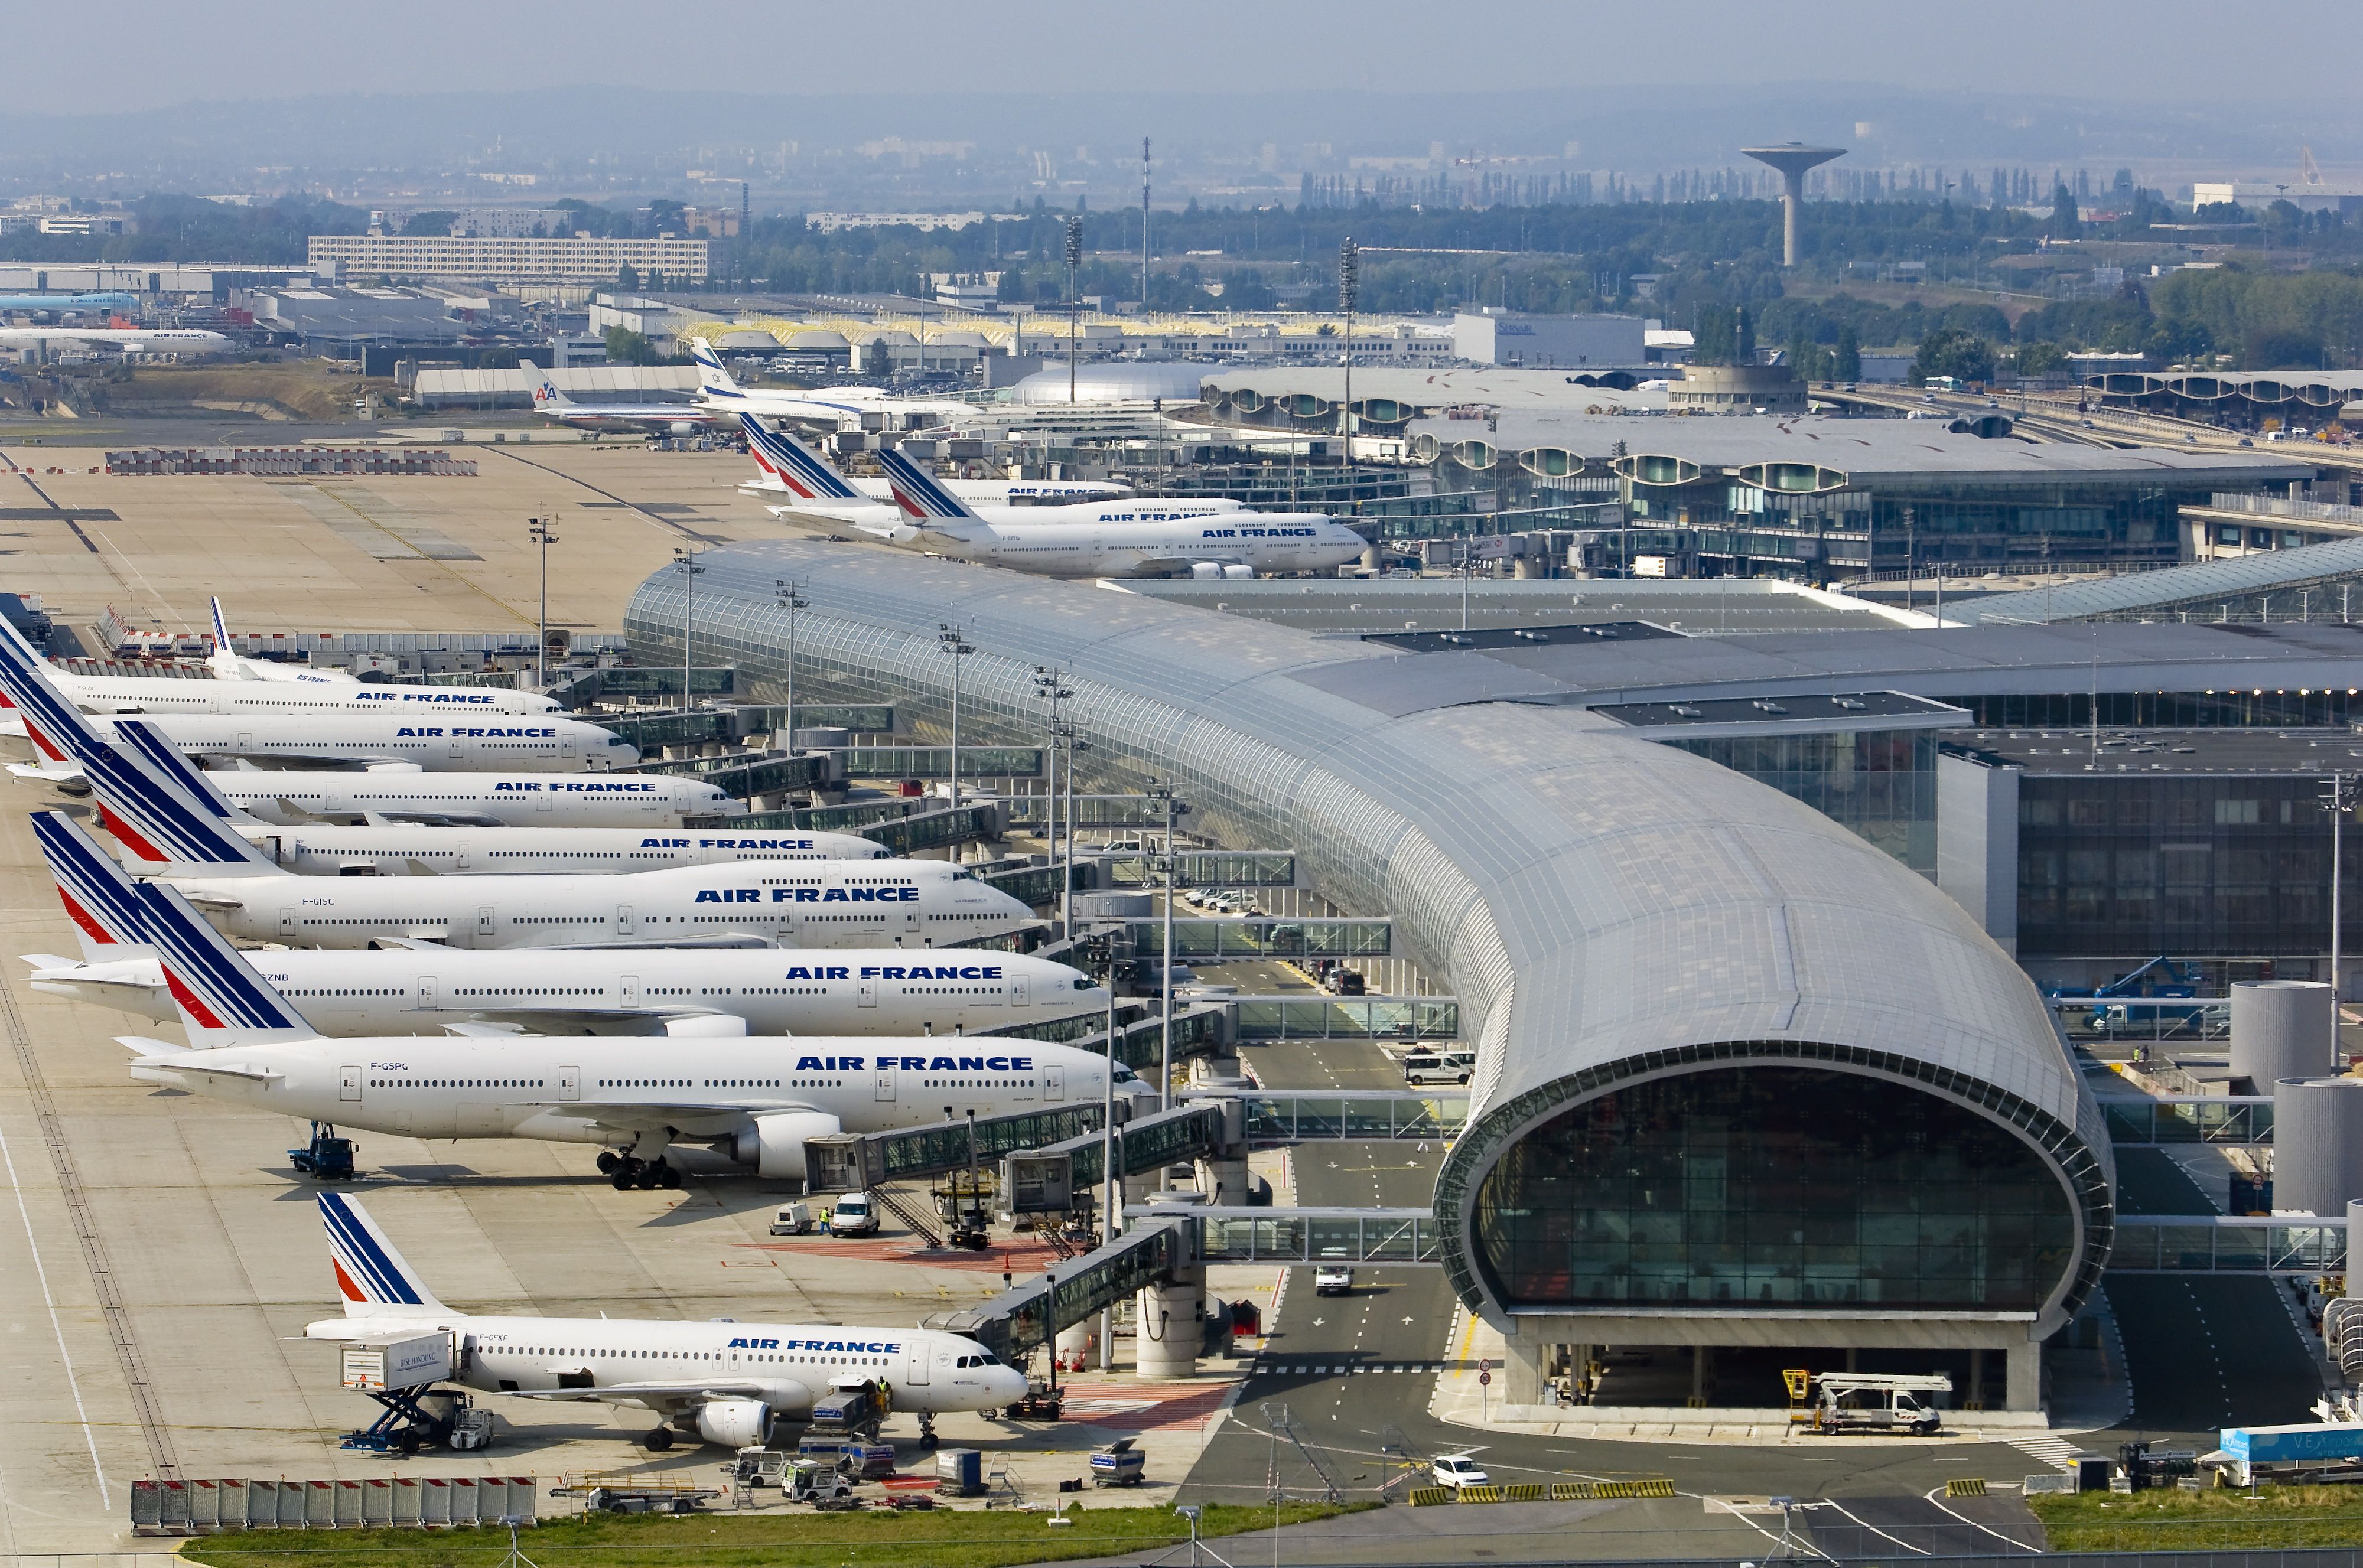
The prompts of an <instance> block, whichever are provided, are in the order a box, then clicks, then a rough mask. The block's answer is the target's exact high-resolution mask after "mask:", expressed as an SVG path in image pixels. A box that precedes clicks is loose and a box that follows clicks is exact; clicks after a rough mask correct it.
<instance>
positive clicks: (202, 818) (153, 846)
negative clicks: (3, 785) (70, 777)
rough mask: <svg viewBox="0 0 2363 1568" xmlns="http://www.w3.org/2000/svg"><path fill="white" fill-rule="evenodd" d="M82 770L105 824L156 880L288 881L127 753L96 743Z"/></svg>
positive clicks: (205, 811)
mask: <svg viewBox="0 0 2363 1568" xmlns="http://www.w3.org/2000/svg"><path fill="white" fill-rule="evenodd" d="M82 767H83V774H84V775H85V776H86V777H87V778H89V779H90V785H91V790H92V792H93V793H94V794H95V795H96V796H97V797H98V807H99V820H100V821H102V822H103V823H105V824H106V831H107V832H109V833H111V834H114V835H115V836H116V840H117V841H118V842H119V843H121V844H122V845H123V847H124V848H125V849H127V850H128V851H129V852H130V855H131V858H132V861H133V862H134V864H135V865H136V866H137V867H138V869H139V870H140V871H143V872H145V873H147V874H149V875H150V876H179V877H196V876H203V877H265V876H268V877H283V876H286V875H288V873H286V872H284V871H283V870H281V869H280V868H279V867H277V866H276V865H274V864H273V863H272V861H271V859H270V858H269V857H268V856H265V855H263V854H262V852H261V851H260V850H258V849H256V848H255V847H254V845H250V844H249V843H248V842H247V841H246V840H245V839H243V838H241V837H239V835H238V834H236V833H234V832H233V831H231V829H230V826H229V823H228V822H227V819H225V818H222V817H219V816H216V815H215V814H214V813H213V812H212V811H211V810H209V809H208V808H206V807H205V806H203V805H201V804H199V803H198V802H197V801H194V800H192V799H191V798H190V797H189V796H188V795H186V794H184V793H183V792H182V791H181V790H178V789H175V788H173V787H172V786H171V785H169V784H167V783H165V782H164V781H163V779H161V778H158V777H157V776H156V775H155V774H154V773H152V772H150V770H149V768H148V766H147V764H146V763H144V762H142V761H141V760H140V759H139V757H137V756H133V755H132V754H131V753H130V751H129V750H128V748H127V747H123V746H117V745H110V744H107V743H105V742H94V743H93V744H92V745H87V746H84V747H83V754H82Z"/></svg>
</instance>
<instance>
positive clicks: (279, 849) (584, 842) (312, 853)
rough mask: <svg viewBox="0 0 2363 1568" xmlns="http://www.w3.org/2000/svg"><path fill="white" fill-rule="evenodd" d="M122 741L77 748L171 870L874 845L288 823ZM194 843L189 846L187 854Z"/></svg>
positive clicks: (623, 868)
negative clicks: (253, 863) (245, 857)
mask: <svg viewBox="0 0 2363 1568" xmlns="http://www.w3.org/2000/svg"><path fill="white" fill-rule="evenodd" d="M116 734H118V735H119V736H120V737H121V739H122V741H123V745H122V747H120V748H118V747H116V746H114V745H108V744H106V743H105V742H103V741H96V742H91V743H88V744H85V745H82V746H80V747H78V748H77V749H76V753H75V756H76V759H77V760H78V761H80V762H81V764H82V767H83V776H84V777H85V778H87V779H88V780H89V781H90V785H91V789H92V792H93V793H94V794H95V795H96V796H97V797H98V803H99V812H100V815H101V818H102V820H104V821H105V823H106V826H107V830H108V831H109V832H111V833H113V834H115V836H116V840H117V841H118V842H120V843H121V844H122V845H123V846H124V848H125V850H126V852H127V853H128V855H129V856H130V858H131V860H132V862H133V864H134V865H135V866H136V867H138V868H139V870H140V871H141V872H142V873H143V874H146V875H157V874H169V873H171V872H172V870H173V869H175V868H176V867H185V864H186V863H187V862H188V861H189V860H190V859H192V858H193V857H194V859H196V860H197V861H199V862H201V863H203V862H210V863H216V864H226V863H230V862H233V861H235V860H236V859H237V858H238V845H239V843H241V842H242V843H244V844H245V845H249V846H250V848H251V850H252V852H253V854H254V856H255V857H256V858H257V859H258V860H259V861H261V863H264V864H269V865H274V866H278V867H283V868H284V869H286V870H289V871H293V872H295V873H297V874H298V875H300V876H310V877H354V876H378V877H385V876H394V877H400V876H435V875H445V874H448V875H452V876H461V877H481V876H488V875H493V874H505V875H511V876H556V875H560V874H563V873H575V874H583V873H595V872H610V873H614V872H631V871H656V870H661V869H663V868H665V867H673V866H731V865H738V864H740V863H742V862H745V861H754V860H874V859H879V858H882V857H883V856H884V855H885V854H886V849H885V846H884V845H881V844H879V843H877V842H876V841H875V840H873V839H867V838H862V837H860V836H859V835H858V834H849V833H817V832H770V833H755V832H743V833H742V832H731V831H728V830H726V829H702V830H699V831H696V832H687V831H676V832H650V831H649V830H647V829H642V828H593V827H564V828H536V829H532V830H529V831H528V830H523V829H517V828H489V829H487V828H474V827H428V826H426V825H424V824H423V823H387V824H365V825H363V826H360V827H346V826H341V825H334V824H316V825H312V826H307V827H294V828H286V827H280V826H277V825H275V824H272V823H264V822H260V821H258V820H256V819H255V818H252V817H250V816H247V815H245V814H244V813H242V812H239V810H238V808H237V807H236V806H234V805H232V804H231V803H230V801H229V800H228V799H227V797H226V796H224V795H223V794H222V793H221V792H220V791H219V790H216V788H215V787H214V783H213V780H212V779H211V778H209V777H208V776H207V775H206V774H205V772H204V771H203V770H202V769H200V768H198V767H194V766H193V765H191V763H190V762H189V760H188V758H186V757H184V756H182V755H181V754H180V752H179V751H177V750H175V749H174V748H173V747H172V745H171V743H170V742H168V741H166V740H165V739H164V738H163V736H161V734H157V733H156V732H155V730H153V729H152V728H150V726H149V725H148V724H147V723H145V722H144V721H142V720H139V719H118V720H116ZM193 852H194V853H193Z"/></svg>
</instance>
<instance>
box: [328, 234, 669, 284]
mask: <svg viewBox="0 0 2363 1568" xmlns="http://www.w3.org/2000/svg"><path fill="white" fill-rule="evenodd" d="M305 245H306V251H305V254H306V257H307V259H309V261H310V263H311V266H312V269H313V271H315V272H321V271H327V272H328V273H330V274H331V275H333V276H341V277H389V278H463V279H469V280H471V281H474V282H490V283H511V282H517V283H524V282H537V283H612V282H616V279H617V277H618V276H620V275H621V274H622V272H623V271H624V269H625V268H627V267H628V268H630V269H632V270H633V271H635V272H638V273H639V274H640V275H641V276H643V277H646V276H648V275H649V274H650V273H661V274H662V275H663V276H665V277H666V278H669V279H673V280H676V281H678V282H704V281H705V275H706V272H705V268H706V250H707V245H708V242H707V241H705V240H703V239H591V238H580V237H571V236H565V237H531V236H514V235H511V236H494V235H464V236H462V235H447V234H436V235H398V234H316V235H314V236H312V237H311V238H310V239H309V240H307V241H306V242H305Z"/></svg>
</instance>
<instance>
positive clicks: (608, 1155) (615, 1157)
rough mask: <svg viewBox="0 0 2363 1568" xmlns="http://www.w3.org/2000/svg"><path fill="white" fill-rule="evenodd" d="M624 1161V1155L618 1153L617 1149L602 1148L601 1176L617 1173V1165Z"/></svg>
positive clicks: (600, 1160) (600, 1156)
mask: <svg viewBox="0 0 2363 1568" xmlns="http://www.w3.org/2000/svg"><path fill="white" fill-rule="evenodd" d="M623 1163H624V1156H623V1155H621V1154H617V1153H616V1151H615V1150H613V1149H602V1150H600V1151H599V1174H600V1175H601V1176H614V1175H615V1174H616V1166H618V1165H622V1164H623Z"/></svg>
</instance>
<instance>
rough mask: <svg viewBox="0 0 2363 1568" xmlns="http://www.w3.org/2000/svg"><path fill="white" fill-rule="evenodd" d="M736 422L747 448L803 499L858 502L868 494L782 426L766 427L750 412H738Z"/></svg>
mask: <svg viewBox="0 0 2363 1568" xmlns="http://www.w3.org/2000/svg"><path fill="white" fill-rule="evenodd" d="M738 423H739V425H741V426H742V427H743V428H744V429H745V430H746V432H747V449H748V450H749V451H750V452H752V453H754V454H755V460H756V461H757V462H759V463H760V464H762V465H763V467H764V468H766V469H770V470H771V472H772V473H775V474H777V475H779V476H780V482H781V483H782V484H784V485H786V486H787V487H788V489H789V490H790V491H793V492H794V493H795V494H797V495H801V496H803V497H804V499H805V500H806V501H838V502H854V503H855V504H857V505H858V504H860V503H861V502H865V501H867V500H868V499H869V498H868V497H867V496H865V495H863V494H862V493H861V492H860V491H858V490H856V489H854V488H853V487H852V486H851V485H849V484H848V483H846V482H845V478H844V476H843V475H841V474H839V473H838V471H837V470H836V469H833V468H831V467H829V466H828V462H827V459H826V458H823V457H822V456H821V455H820V454H819V453H818V452H815V451H814V450H813V449H812V448H811V447H807V446H805V445H804V443H803V442H802V441H799V440H797V439H796V438H795V437H794V436H791V435H789V434H788V433H787V432H786V431H784V430H771V429H767V428H765V426H764V425H763V422H762V421H761V420H760V419H758V418H756V417H755V416H754V415H753V414H744V413H742V414H739V415H738Z"/></svg>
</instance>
